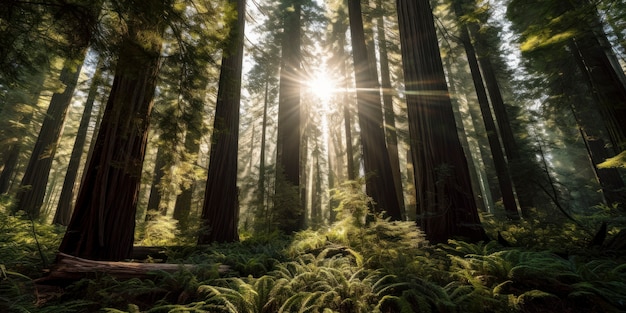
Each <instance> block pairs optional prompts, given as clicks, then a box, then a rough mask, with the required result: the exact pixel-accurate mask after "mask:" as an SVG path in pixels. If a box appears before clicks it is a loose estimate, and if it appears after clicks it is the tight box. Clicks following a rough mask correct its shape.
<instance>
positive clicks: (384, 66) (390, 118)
mask: <svg viewBox="0 0 626 313" xmlns="http://www.w3.org/2000/svg"><path fill="white" fill-rule="evenodd" d="M385 11H386V10H385V8H384V7H383V1H382V0H376V9H375V12H376V14H375V17H376V29H377V33H378V55H379V60H380V61H379V62H380V78H381V87H382V95H383V111H384V120H385V135H386V137H387V151H388V152H389V161H390V162H391V167H392V174H393V181H394V183H395V184H396V193H397V196H398V203H399V204H400V207H404V196H403V192H402V179H401V172H400V157H399V155H398V134H397V131H396V116H395V115H396V114H395V112H394V109H393V97H392V91H391V90H392V89H391V88H392V86H391V70H390V68H389V55H388V49H387V45H388V44H389V43H388V42H387V34H386V32H387V31H386V29H385V14H384V13H385Z"/></svg>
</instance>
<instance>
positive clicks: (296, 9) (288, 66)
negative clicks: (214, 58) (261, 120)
mask: <svg viewBox="0 0 626 313" xmlns="http://www.w3.org/2000/svg"><path fill="white" fill-rule="evenodd" d="M286 3H290V4H291V5H287V6H288V7H287V8H286V9H285V12H284V14H285V16H284V21H283V37H282V44H281V46H282V60H281V68H280V86H279V100H278V142H277V147H278V148H277V149H278V151H277V153H278V158H277V162H278V164H280V166H281V167H282V168H283V171H284V174H285V178H286V179H287V181H288V182H289V183H291V184H293V185H294V186H296V187H297V186H299V185H300V163H301V161H300V149H301V148H300V141H301V139H302V138H301V128H302V127H301V125H300V123H301V122H300V120H301V117H300V114H301V113H300V75H301V74H300V59H301V52H300V49H301V47H300V44H301V43H300V41H301V40H300V27H301V25H300V23H301V22H300V18H301V16H300V15H301V10H302V8H301V3H300V0H294V1H286Z"/></svg>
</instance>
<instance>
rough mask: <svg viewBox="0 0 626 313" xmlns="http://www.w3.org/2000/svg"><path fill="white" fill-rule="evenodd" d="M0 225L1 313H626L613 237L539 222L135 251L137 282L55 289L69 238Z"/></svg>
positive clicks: (398, 227)
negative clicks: (62, 245)
mask: <svg viewBox="0 0 626 313" xmlns="http://www.w3.org/2000/svg"><path fill="white" fill-rule="evenodd" d="M1 217H2V221H0V237H1V238H0V239H1V240H0V275H1V277H0V311H1V312H117V313H119V312H129V313H134V312H626V250H624V249H623V244H622V247H621V248H619V247H620V246H619V245H616V244H615V242H613V243H611V242H612V239H613V238H615V237H616V236H618V232H617V230H618V229H617V228H615V227H608V230H607V233H608V237H607V239H606V240H605V242H606V243H605V244H604V245H597V246H594V247H589V242H590V241H591V240H592V239H593V237H594V236H593V233H591V234H590V233H589V232H588V231H587V232H583V231H581V230H580V229H577V228H576V227H575V226H572V224H570V223H562V224H550V225H547V224H546V225H541V224H537V223H534V224H533V222H531V221H526V222H517V223H515V224H508V226H506V225H504V224H501V223H499V224H497V225H496V224H494V223H495V222H494V223H491V224H490V223H489V222H485V225H486V227H491V228H490V230H491V234H493V238H496V237H497V230H496V229H502V231H501V237H502V238H501V239H505V240H506V242H505V241H503V240H500V242H498V240H493V241H490V242H486V243H485V242H480V243H475V244H471V243H467V242H464V241H460V240H450V241H449V242H448V243H447V244H438V245H430V244H428V242H427V241H426V240H425V239H424V237H423V234H422V233H421V232H420V231H419V229H418V228H417V227H415V224H414V223H411V222H390V221H386V220H382V219H377V220H375V221H374V222H372V223H371V224H369V225H367V226H365V227H355V226H354V224H353V221H352V222H350V221H349V220H344V221H340V222H338V223H336V224H334V225H333V226H332V227H329V228H327V229H324V230H305V231H301V232H299V233H297V234H294V235H293V236H280V235H277V234H267V235H264V236H255V237H248V238H244V239H242V241H241V242H237V243H229V244H220V245H210V246H203V247H197V246H194V245H176V246H170V247H163V248H161V249H158V250H157V253H156V254H155V253H154V249H147V250H146V249H140V248H138V249H136V250H137V251H144V252H142V253H143V254H144V255H143V256H142V257H141V258H143V259H142V260H128V261H129V262H131V263H129V264H136V265H132V266H136V268H135V269H133V272H135V273H141V274H140V275H134V276H133V275H131V276H124V275H119V273H116V272H115V271H114V270H110V268H115V266H117V265H115V264H112V265H110V266H112V267H109V269H108V270H107V269H104V268H98V267H89V266H92V265H93V264H91V265H84V264H83V265H80V266H76V267H86V268H87V270H86V271H83V273H82V274H81V275H82V276H80V277H73V278H68V279H64V278H61V279H57V280H47V281H46V279H45V277H48V276H49V275H50V274H51V273H50V270H52V271H54V270H55V268H56V269H58V264H56V265H55V263H54V262H52V261H53V260H55V258H56V257H57V256H58V254H57V251H56V248H57V247H58V243H59V241H60V239H61V237H62V235H63V228H62V227H57V226H51V225H45V224H41V223H32V222H31V221H29V220H27V219H24V218H22V217H19V216H9V215H5V214H2V216H1ZM496 226H497V228H496ZM540 226H543V227H540ZM622 234H623V233H622ZM619 236H623V235H619ZM623 239H624V238H621V239H620V240H621V241H620V242H626V241H625V240H623ZM611 244H612V246H610V245H611ZM146 251H147V252H146ZM57 261H58V259H57ZM160 263H163V267H161V268H159V266H161V265H157V264H160ZM70 264H71V263H70ZM165 264H169V265H165ZM182 264H186V266H183V265H182ZM124 265H127V264H124ZM55 266H56V267H55ZM42 277H44V278H43V279H42ZM57 278H58V277H57Z"/></svg>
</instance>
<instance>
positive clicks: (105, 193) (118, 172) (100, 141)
mask: <svg viewBox="0 0 626 313" xmlns="http://www.w3.org/2000/svg"><path fill="white" fill-rule="evenodd" d="M149 15H150V14H147V15H142V16H131V17H130V19H129V22H128V23H129V25H128V31H127V33H126V35H125V38H124V39H123V42H122V46H121V47H120V54H119V59H118V64H117V67H116V71H115V78H114V81H113V86H112V87H111V93H110V95H109V99H108V101H107V105H106V108H105V112H104V116H103V118H102V124H101V126H100V129H99V132H98V137H97V139H96V143H95V146H94V150H93V155H92V158H91V160H90V163H89V165H88V166H87V169H86V172H85V177H84V181H83V184H82V186H81V188H80V191H79V193H78V198H77V200H76V205H75V208H74V213H73V215H72V219H71V221H70V224H69V225H68V227H67V231H66V233H65V236H64V238H63V241H62V242H61V246H60V247H59V251H60V252H63V253H67V254H71V255H74V256H78V257H81V258H87V259H95V260H111V261H118V260H122V259H125V258H128V257H129V256H130V254H131V251H132V247H133V241H134V238H133V236H134V231H135V212H136V209H137V201H138V194H139V186H140V180H141V168H142V164H143V160H144V156H145V148H146V144H147V136H148V125H149V116H150V112H151V111H152V106H153V101H152V100H153V96H154V92H155V88H156V83H157V76H158V72H159V55H160V51H161V34H162V32H163V28H164V25H163V24H162V23H159V19H157V17H156V16H151V18H150V17H149ZM134 19H136V20H134ZM148 33H151V34H153V36H146V34H148ZM147 38H150V40H149V41H148V40H147Z"/></svg>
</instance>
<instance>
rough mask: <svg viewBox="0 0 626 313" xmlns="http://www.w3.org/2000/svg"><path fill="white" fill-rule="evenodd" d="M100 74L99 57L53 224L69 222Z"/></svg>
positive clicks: (100, 63)
mask: <svg viewBox="0 0 626 313" xmlns="http://www.w3.org/2000/svg"><path fill="white" fill-rule="evenodd" d="M101 76H102V59H100V61H98V64H97V65H96V72H95V73H94V75H93V79H92V81H91V86H90V87H89V94H88V95H87V101H86V102H85V108H84V109H83V115H82V116H81V119H80V125H79V126H78V131H77V132H76V140H75V141H74V147H73V148H72V154H71V155H70V162H69V164H68V166H67V172H66V174H65V179H64V181H63V188H62V189H61V195H60V196H59V204H58V205H57V210H56V212H55V214H54V220H53V223H54V224H59V225H67V224H69V222H70V217H71V214H72V200H74V186H75V184H76V177H78V170H79V167H80V159H81V156H82V155H83V150H84V148H85V141H86V139H87V131H88V129H89V121H91V112H92V111H93V104H94V102H95V100H96V95H97V92H98V87H99V86H100V84H101V79H102V77H101Z"/></svg>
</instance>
